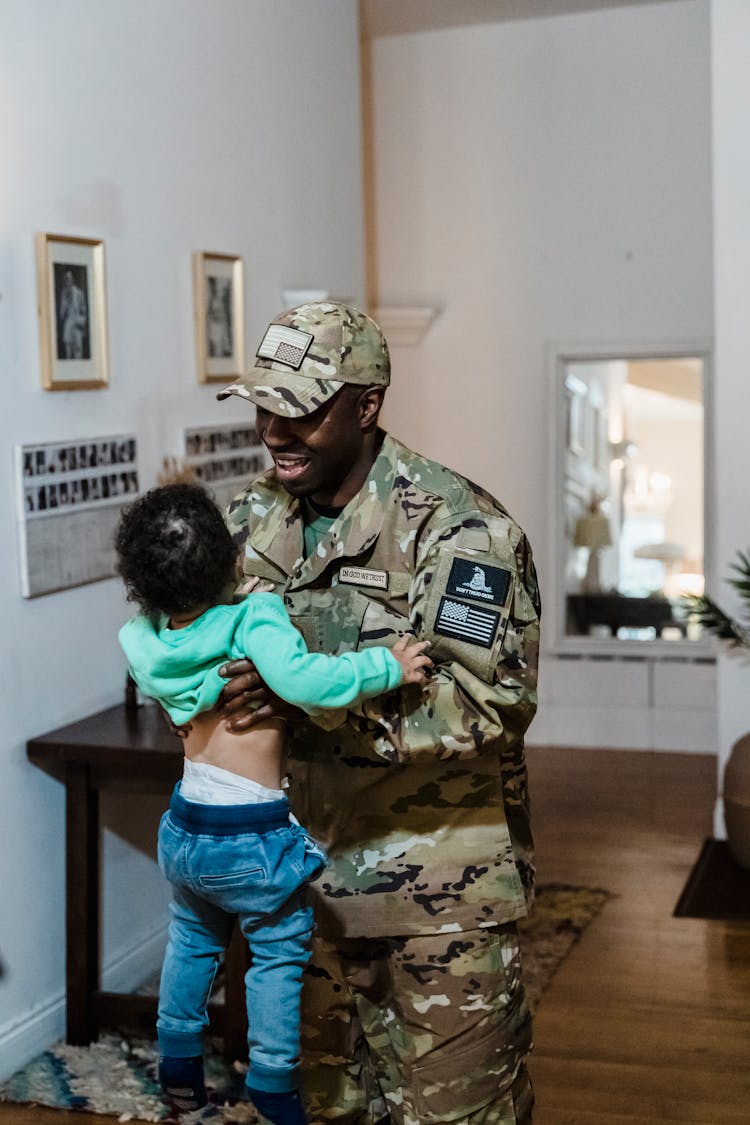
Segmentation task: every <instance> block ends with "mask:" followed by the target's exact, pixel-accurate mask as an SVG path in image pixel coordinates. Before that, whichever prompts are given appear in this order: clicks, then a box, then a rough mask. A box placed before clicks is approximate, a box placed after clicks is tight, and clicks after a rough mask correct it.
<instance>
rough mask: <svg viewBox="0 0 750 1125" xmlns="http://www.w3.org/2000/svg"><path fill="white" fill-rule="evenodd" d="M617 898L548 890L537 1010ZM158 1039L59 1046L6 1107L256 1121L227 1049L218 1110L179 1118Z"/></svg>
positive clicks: (526, 928) (531, 989)
mask: <svg viewBox="0 0 750 1125" xmlns="http://www.w3.org/2000/svg"><path fill="white" fill-rule="evenodd" d="M610 897H611V895H610V894H609V892H608V891H602V890H596V889H592V888H589V887H571V886H566V885H564V884H559V883H552V884H547V885H546V886H543V887H540V888H539V889H538V891H537V900H536V905H535V907H534V910H533V911H532V913H531V915H530V916H529V917H528V918H527V919H525V920H524V921H523V922H522V923H521V941H522V950H523V963H524V979H525V982H526V991H527V994H528V997H529V1002H530V1005H531V1008H532V1010H533V1009H535V1008H536V1006H537V1004H538V1003H539V998H540V997H541V995H542V993H543V991H544V989H545V988H546V987H547V985H548V984H549V982H550V980H551V979H552V977H553V975H554V973H555V972H556V970H557V969H558V968H559V966H560V965H561V964H562V962H563V961H564V960H565V958H566V957H567V955H568V953H569V952H570V950H571V948H572V947H573V945H574V944H575V943H576V941H577V940H578V938H579V937H580V936H581V934H582V933H583V931H584V930H585V929H586V926H587V925H588V924H589V922H590V921H591V920H592V918H594V917H595V916H596V915H597V914H598V912H599V911H600V910H601V908H602V906H604V904H605V902H606V901H607V900H608V899H609V898H610ZM156 1065H157V1054H156V1048H155V1045H154V1043H153V1042H152V1041H151V1040H148V1039H144V1038H140V1037H128V1038H126V1037H124V1035H123V1034H119V1035H102V1037H101V1038H100V1039H99V1040H98V1041H97V1042H96V1043H92V1044H91V1045H90V1046H89V1047H70V1046H68V1045H67V1044H65V1043H58V1044H56V1045H55V1046H54V1047H52V1048H51V1049H50V1050H49V1051H45V1052H44V1054H42V1055H39V1057H38V1058H36V1059H34V1060H33V1061H32V1062H30V1063H29V1064H28V1066H26V1067H24V1069H23V1070H20V1071H18V1073H17V1074H14V1075H13V1077H12V1078H10V1079H9V1081H8V1082H6V1083H5V1084H4V1085H3V1086H0V1101H7V1102H24V1103H29V1102H30V1103H36V1104H37V1105H46V1106H55V1107H57V1108H59V1109H78V1110H86V1112H88V1113H101V1114H109V1115H111V1116H113V1117H115V1118H117V1120H118V1121H121V1122H125V1121H133V1122H141V1121H157V1122H162V1123H164V1125H178V1123H179V1125H199V1123H200V1125H203V1123H204V1122H205V1123H206V1125H230V1123H234V1122H255V1121H257V1115H256V1113H255V1110H254V1109H253V1108H252V1106H250V1105H249V1104H247V1103H243V1102H242V1100H241V1098H242V1090H243V1086H244V1067H243V1066H242V1065H241V1064H239V1063H235V1064H233V1066H229V1065H228V1064H227V1063H225V1062H224V1060H223V1059H222V1057H221V1053H220V1044H219V1045H212V1044H209V1046H208V1048H207V1052H206V1085H207V1087H208V1088H209V1092H210V1099H211V1100H210V1104H209V1105H207V1106H206V1107H205V1108H204V1109H202V1110H196V1111H195V1112H194V1113H183V1114H182V1115H180V1116H175V1115H174V1114H173V1113H172V1112H171V1111H170V1110H169V1109H168V1108H167V1106H166V1105H165V1104H164V1103H163V1101H162V1100H161V1097H160V1093H159V1086H158V1083H157V1080H156Z"/></svg>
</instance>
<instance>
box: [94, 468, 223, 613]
mask: <svg viewBox="0 0 750 1125" xmlns="http://www.w3.org/2000/svg"><path fill="white" fill-rule="evenodd" d="M115 550H116V552H117V571H118V573H119V574H120V575H121V576H122V579H123V581H124V582H125V588H126V590H127V592H128V600H129V601H134V602H136V603H137V604H138V606H139V607H140V609H141V610H142V611H143V612H144V613H147V614H158V613H166V614H167V615H171V614H173V613H186V612H189V611H190V610H193V609H198V608H200V607H203V606H208V605H216V604H217V603H218V602H219V601H220V600H221V597H222V595H223V594H224V592H225V590H226V588H227V586H228V585H229V583H230V582H231V581H232V578H233V576H234V568H235V564H236V559H237V548H236V547H235V545H234V543H233V541H232V536H231V535H230V533H229V529H228V528H227V526H226V524H225V523H224V520H223V518H222V515H221V512H220V511H219V509H218V508H217V506H216V504H215V503H214V502H213V500H212V499H211V497H210V496H209V495H208V493H207V492H206V491H205V489H203V488H201V487H200V485H197V484H168V485H164V486H163V487H161V488H153V489H151V491H150V492H146V493H145V494H144V495H143V496H140V497H139V498H138V499H137V500H136V501H135V502H134V503H132V504H129V505H128V506H127V507H126V508H124V509H123V513H122V516H121V518H120V522H119V524H118V527H117V530H116V531H115Z"/></svg>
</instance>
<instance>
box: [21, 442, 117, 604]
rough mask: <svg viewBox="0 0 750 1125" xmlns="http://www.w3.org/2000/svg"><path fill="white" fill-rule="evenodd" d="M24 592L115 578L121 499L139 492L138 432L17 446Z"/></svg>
mask: <svg viewBox="0 0 750 1125" xmlns="http://www.w3.org/2000/svg"><path fill="white" fill-rule="evenodd" d="M16 480H17V497H18V524H19V543H20V563H21V589H22V592H23V596H24V597H25V598H34V597H37V596H38V595H40V594H51V593H53V592H54V591H56V590H65V589H68V588H69V587H71V586H82V585H84V584H86V583H88V582H98V581H100V580H101V579H104V578H112V577H113V576H114V574H115V552H114V546H113V542H112V537H113V534H114V530H115V527H116V525H117V521H118V519H119V516H120V510H121V508H122V506H123V505H124V504H126V503H128V501H130V500H133V499H135V497H136V496H137V495H138V492H139V482H138V449H137V444H136V439H135V436H134V435H133V434H115V435H112V436H107V437H97V438H86V439H85V440H84V439H79V440H77V441H56V442H45V443H43V444H37V445H19V446H16Z"/></svg>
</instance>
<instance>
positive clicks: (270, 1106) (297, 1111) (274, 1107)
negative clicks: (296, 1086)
mask: <svg viewBox="0 0 750 1125" xmlns="http://www.w3.org/2000/svg"><path fill="white" fill-rule="evenodd" d="M247 1092H248V1095H249V1097H250V1098H251V1100H252V1103H253V1105H254V1106H255V1108H256V1109H257V1110H258V1112H259V1113H262V1114H263V1116H264V1117H267V1118H268V1120H269V1121H270V1122H271V1125H307V1117H306V1116H305V1111H304V1108H303V1106H302V1099H301V1098H300V1096H299V1091H298V1090H288V1091H286V1092H284V1093H283V1094H282V1093H277V1092H276V1091H274V1092H273V1093H271V1092H270V1091H269V1090H254V1089H253V1088H252V1086H248V1087H247Z"/></svg>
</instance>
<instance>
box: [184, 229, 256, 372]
mask: <svg viewBox="0 0 750 1125" xmlns="http://www.w3.org/2000/svg"><path fill="white" fill-rule="evenodd" d="M193 290H194V317H195V348H196V359H197V369H198V381H199V382H201V383H224V382H227V381H231V380H232V379H237V378H239V377H240V376H241V375H243V374H244V368H245V294H244V267H243V263H242V258H240V257H238V256H237V255H235V254H210V253H208V252H206V251H200V252H198V253H195V254H193Z"/></svg>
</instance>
